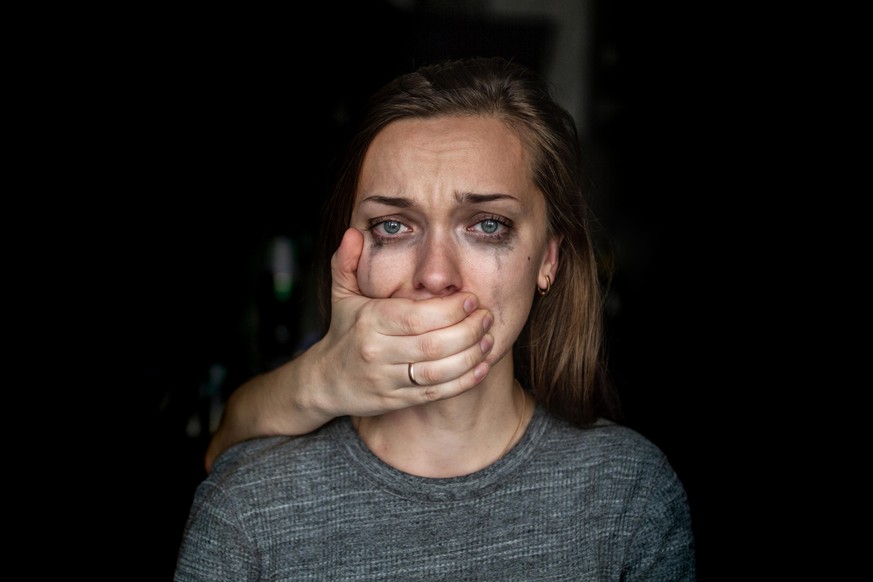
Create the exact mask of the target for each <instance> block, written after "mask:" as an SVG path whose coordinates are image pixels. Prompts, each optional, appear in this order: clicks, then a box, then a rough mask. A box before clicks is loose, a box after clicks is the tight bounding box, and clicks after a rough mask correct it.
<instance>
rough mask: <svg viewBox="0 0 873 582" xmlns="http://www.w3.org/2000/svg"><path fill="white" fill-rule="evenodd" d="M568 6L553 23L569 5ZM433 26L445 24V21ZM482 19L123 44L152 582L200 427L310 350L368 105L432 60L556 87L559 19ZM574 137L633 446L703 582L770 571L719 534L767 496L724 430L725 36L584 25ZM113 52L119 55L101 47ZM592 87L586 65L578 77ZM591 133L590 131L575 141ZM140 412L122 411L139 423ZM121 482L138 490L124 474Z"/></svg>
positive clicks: (176, 27)
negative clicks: (342, 175) (324, 226)
mask: <svg viewBox="0 0 873 582" xmlns="http://www.w3.org/2000/svg"><path fill="white" fill-rule="evenodd" d="M559 4H560V3H559ZM435 5H436V6H439V5H440V3H435ZM487 6H488V4H487V3H484V2H483V3H476V2H470V3H451V2H448V3H443V4H442V8H440V9H437V8H434V7H433V6H431V3H428V2H419V3H410V4H409V7H408V8H400V7H398V5H392V4H390V3H387V2H378V1H360V2H351V3H348V5H345V4H340V5H331V6H324V5H320V6H318V7H316V6H312V7H308V8H306V9H300V11H296V10H295V11H289V12H288V13H277V14H270V13H263V14H259V13H255V11H254V10H249V9H247V10H245V11H243V12H242V13H240V12H226V13H218V12H216V11H210V12H208V13H194V11H192V10H190V9H189V10H187V11H184V12H181V11H180V12H175V13H171V12H168V13H160V14H157V13H150V14H143V15H141V17H139V20H137V26H136V27H135V33H134V34H133V35H132V36H128V35H127V34H126V32H125V31H123V30H119V31H117V33H116V34H117V35H118V36H117V38H116V46H118V47H122V48H123V50H122V51H121V53H120V54H118V55H117V56H116V58H115V59H114V60H113V62H114V63H115V65H116V66H117V67H118V69H119V74H118V79H119V83H118V85H117V86H116V87H115V89H114V92H113V95H112V98H113V99H114V103H115V105H114V110H115V111H117V117H118V119H117V124H118V127H117V131H118V133H119V134H124V135H125V136H126V137H125V139H124V141H123V142H121V143H120V144H119V148H122V149H123V150H124V151H123V153H120V154H116V157H115V159H116V160H117V168H116V169H117V170H118V171H119V173H121V174H123V175H124V179H123V181H121V182H120V184H119V185H120V186H122V187H123V191H121V192H119V196H123V197H124V199H125V205H124V208H125V209H129V210H125V211H123V212H121V211H120V212H119V213H118V215H117V216H116V219H117V222H116V224H117V226H118V227H119V232H120V233H121V234H122V236H123V237H124V238H123V241H122V243H120V244H119V248H122V249H123V253H122V260H121V262H120V263H119V264H120V265H121V268H122V269H124V271H125V275H126V277H125V279H126V281H127V279H129V281H127V282H126V283H125V284H126V285H127V287H126V289H125V302H126V304H127V305H128V309H126V310H125V315H124V317H123V322H122V323H123V330H124V331H123V332H122V334H121V335H120V336H118V343H119V344H121V345H122V346H123V348H124V351H125V352H126V354H127V355H128V356H129V360H126V361H127V362H128V363H129V365H127V367H126V369H125V372H124V373H125V376H124V377H122V382H119V384H121V385H122V386H123V387H120V389H121V390H123V391H124V393H125V397H126V398H129V399H130V400H131V403H130V406H131V408H130V410H131V411H132V412H131V414H130V418H129V420H127V421H125V422H127V429H126V430H127V433H126V434H130V433H134V434H135V435H136V436H137V437H140V439H141V440H142V441H143V442H144V443H145V448H144V449H143V451H142V453H141V454H140V453H139V452H135V453H133V454H132V455H131V456H132V457H136V458H134V459H132V460H131V463H132V464H133V465H134V466H135V469H136V475H137V476H136V477H135V479H136V480H137V482H138V484H140V485H141V486H142V488H143V490H144V492H143V493H142V495H141V496H138V497H137V499H138V502H137V505H138V507H137V511H135V512H134V515H135V516H136V518H135V519H136V521H137V526H136V527H137V528H138V529H139V530H140V531H141V532H149V534H148V535H146V536H144V541H140V542H137V546H138V547H137V548H136V549H135V550H134V552H135V554H137V555H138V556H140V557H138V558H136V560H137V564H138V569H141V570H142V571H143V573H144V574H145V577H146V578H147V579H167V580H169V579H170V578H171V575H172V571H173V566H174V560H175V553H176V550H177V549H178V545H179V542H180V538H181V534H182V528H183V526H184V522H185V519H186V517H187V511H188V508H189V506H190V503H191V500H192V495H193V491H194V489H195V487H196V486H197V484H198V483H199V482H200V480H202V479H203V478H204V477H205V473H204V471H203V468H202V458H203V453H204V451H205V447H206V444H207V442H208V434H209V426H210V424H211V423H214V422H215V420H217V416H216V413H217V411H218V410H219V409H220V408H216V406H218V407H220V404H221V402H222V401H223V399H224V398H225V397H226V396H227V394H228V393H229V392H230V391H231V390H233V389H234V388H235V387H236V386H238V385H239V384H241V383H242V382H243V381H245V379H247V378H248V377H250V376H251V375H252V374H255V373H257V372H260V371H264V370H266V369H269V368H270V367H272V366H274V365H276V364H277V363H279V362H281V361H282V360H283V359H284V358H287V357H288V356H289V355H290V354H291V353H293V352H294V351H295V350H296V349H299V348H301V347H304V346H305V345H306V344H307V343H308V342H310V341H311V340H312V335H311V332H312V329H311V323H312V321H313V319H312V318H313V310H314V309H315V308H314V304H313V303H312V297H311V295H310V287H309V286H310V285H311V280H310V279H309V278H308V273H309V271H308V269H309V267H310V261H311V259H312V255H311V253H312V249H313V243H314V240H315V238H316V236H317V232H318V228H319V221H320V215H319V207H320V203H321V200H322V198H323V195H324V193H325V191H326V185H327V183H328V175H329V174H328V171H329V167H330V163H331V161H332V159H333V156H334V154H335V153H337V151H338V150H337V148H338V147H339V146H340V145H341V144H342V142H343V140H344V138H345V137H346V136H347V135H348V132H349V130H350V128H351V123H352V121H353V120H354V119H355V116H356V114H357V112H358V111H359V110H360V108H361V106H362V105H363V100H364V99H365V98H366V96H367V95H369V94H370V93H372V92H373V91H374V90H375V89H376V88H378V87H379V86H380V85H381V84H382V83H384V82H385V81H387V80H388V79H390V78H391V77H393V76H395V75H396V74H398V73H400V72H405V71H408V70H412V69H414V68H416V67H417V66H418V65H420V64H423V63H425V62H428V61H432V60H435V59H438V58H442V57H451V56H470V55H483V56H490V55H502V56H506V57H511V58H514V59H516V60H518V61H520V62H523V63H525V64H528V65H530V66H531V67H533V68H534V69H536V70H539V71H541V72H543V73H545V72H546V71H547V70H548V65H549V63H550V62H551V59H554V58H555V51H557V50H559V48H560V47H558V46H556V43H555V42H554V34H555V30H556V23H555V21H553V20H549V18H543V17H536V18H533V17H531V18H524V17H507V16H505V15H504V16H500V15H498V14H496V13H494V12H493V11H489V10H488V9H487ZM586 6H588V8H587V9H586V14H587V17H588V21H587V22H586V23H585V26H584V27H583V25H582V23H580V26H579V29H580V34H582V33H583V30H584V31H585V34H587V35H588V38H586V39H585V42H586V43H587V45H588V47H589V49H588V51H587V53H586V54H588V55H589V59H590V60H589V62H587V63H584V66H585V71H586V75H587V76H586V77H585V79H584V80H585V83H586V86H585V88H584V91H583V96H584V99H585V100H586V103H587V104H588V107H586V111H587V115H588V117H587V118H586V119H584V120H580V126H584V127H585V129H586V131H585V135H583V140H584V148H585V154H586V157H587V158H588V161H589V171H590V176H591V183H592V196H593V198H594V203H595V207H596V208H597V210H598V213H599V215H600V217H601V219H602V222H603V226H604V228H605V235H604V237H605V242H607V243H608V244H610V245H612V246H613V249H614V253H613V258H614V261H615V267H616V275H615V279H614V281H613V285H612V288H611V291H610V304H609V306H610V308H609V319H608V331H609V340H610V343H609V349H610V357H611V363H612V370H613V374H614V376H615V379H616V381H617V382H618V385H619V389H620V392H621V396H622V399H623V402H624V407H625V413H626V417H627V424H629V425H630V426H632V427H634V428H636V429H637V430H639V431H641V432H642V433H643V434H645V435H646V436H648V437H649V438H650V439H651V440H653V441H654V442H655V443H656V444H657V445H659V446H660V447H661V448H662V449H663V450H664V451H665V452H666V453H667V455H668V457H669V458H670V460H671V462H672V464H673V466H674V467H675V469H676V470H677V472H678V474H679V476H680V478H681V479H682V481H683V483H684V484H685V486H686V489H687V492H688V495H689V499H690V502H691V508H692V519H693V522H694V527H695V533H696V538H697V544H698V561H699V574H700V576H699V578H700V579H701V580H708V579H723V577H724V576H726V573H727V572H730V571H732V569H737V570H742V569H743V565H744V564H745V563H746V561H747V560H750V559H753V557H754V556H756V555H757V554H758V553H759V552H763V551H764V550H763V549H760V546H759V545H758V544H756V543H755V541H754V540H756V539H757V538H758V537H764V536H765V535H766V532H762V531H761V529H760V528H751V529H752V530H756V529H757V531H752V532H751V533H748V534H747V535H743V536H737V535H734V534H728V533H727V529H728V525H727V524H728V523H730V522H732V521H735V520H736V519H737V512H738V511H739V507H740V500H741V499H744V498H746V497H747V496H748V493H747V491H748V489H749V488H752V487H753V484H752V483H751V482H750V481H752V480H753V479H752V478H751V477H750V476H749V475H748V474H742V473H738V472H737V471H736V468H737V466H738V460H737V458H736V457H737V456H738V455H740V453H741V451H742V447H741V446H740V445H739V442H740V441H738V440H737V439H743V438H744V437H741V436H737V435H733V436H731V435H730V431H731V430H733V428H729V427H731V426H732V425H731V424H729V422H728V418H729V417H733V416H734V415H736V416H737V417H738V418H743V417H744V415H747V414H748V410H747V409H748V408H749V405H748V404H746V405H743V404H740V403H739V402H740V401H746V402H748V399H749V395H744V394H743V393H742V390H743V388H742V386H743V382H744V381H745V380H747V379H748V378H749V377H751V376H753V375H754V372H752V371H751V370H749V369H746V367H745V366H747V364H745V363H744V362H746V361H747V360H746V356H747V355H748V354H744V351H745V349H746V348H744V347H743V346H742V345H737V344H736V343H734V342H732V341H729V340H728V336H729V335H730V334H731V332H730V331H729V330H730V329H731V328H734V329H736V326H738V325H742V324H741V323H740V318H739V315H740V314H739V308H738V307H737V306H736V302H735V301H733V299H732V298H734V297H735V296H736V295H735V294H739V296H742V294H744V293H747V291H746V290H742V289H734V286H736V280H737V269H738V268H739V267H738V263H737V261H736V260H733V259H728V257H729V256H731V250H732V249H736V245H735V243H733V242H732V240H733V237H735V236H736V233H735V232H734V231H733V226H734V224H735V220H736V212H737V210H736V209H735V207H734V206H733V204H732V202H731V199H732V197H733V196H734V192H735V191H734V188H735V186H736V184H737V182H738V181H739V178H738V177H737V175H736V172H734V171H733V164H734V163H735V162H733V161H731V160H730V159H728V158H727V157H726V156H725V150H726V144H727V143H728V142H729V136H731V135H732V134H733V133H734V132H736V131H737V127H739V126H742V125H743V124H744V123H746V119H745V117H744V115H745V109H744V107H743V106H742V103H743V102H744V99H746V98H747V91H748V90H749V88H748V85H746V84H742V83H737V79H738V78H744V77H743V75H741V74H739V72H738V64H737V63H738V57H737V55H738V52H737V51H736V50H735V49H736V47H735V45H733V44H731V43H729V42H727V43H726V42H725V40H726V39H727V38H729V36H730V35H727V34H725V33H726V30H727V29H728V28H729V27H728V25H727V22H729V19H727V15H724V14H721V13H719V11H718V10H717V9H715V8H711V9H708V10H707V11H706V12H703V11H701V9H695V8H693V7H691V8H690V7H688V6H680V5H669V4H668V5H665V4H663V3H650V2H630V1H627V0H617V1H606V0H596V1H595V0H592V1H591V2H589V3H587V4H586ZM110 48H111V47H110ZM580 66H582V64H580ZM583 122H584V123H583ZM277 237H283V238H282V240H285V241H291V244H292V245H293V248H294V249H295V253H296V255H295V258H296V267H297V271H296V272H297V277H296V279H295V285H294V287H293V289H292V292H291V294H290V296H289V297H288V298H286V299H284V300H280V299H279V298H277V295H276V294H275V293H274V292H273V290H272V287H271V280H270V273H269V268H268V257H269V252H270V248H271V245H272V244H273V242H274V241H275V240H276V239H277ZM126 405H127V404H125V406H126ZM125 474H126V473H125Z"/></svg>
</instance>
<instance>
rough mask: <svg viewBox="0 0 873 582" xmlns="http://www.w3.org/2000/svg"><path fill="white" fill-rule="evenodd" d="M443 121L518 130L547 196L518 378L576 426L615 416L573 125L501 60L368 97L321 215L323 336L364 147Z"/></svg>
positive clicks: (393, 85) (525, 73)
mask: <svg viewBox="0 0 873 582" xmlns="http://www.w3.org/2000/svg"><path fill="white" fill-rule="evenodd" d="M448 115H476V116H491V117H494V118H497V119H500V120H502V121H503V122H504V123H506V124H507V125H508V126H509V127H511V128H512V129H513V130H514V131H516V132H517V134H518V135H519V137H520V138H521V140H522V143H523V144H524V145H525V147H526V149H527V151H528V153H529V155H530V156H531V160H532V163H531V168H532V172H533V176H532V178H533V181H534V183H535V184H536V186H537V188H539V190H540V191H541V192H542V193H543V195H544V196H545V200H546V207H547V221H548V229H549V234H550V235H553V236H557V237H560V238H561V244H560V248H559V259H558V269H557V272H556V274H555V280H554V283H553V285H552V287H551V290H550V291H549V292H548V293H547V294H546V295H544V296H537V297H536V299H535V300H534V303H533V307H532V310H531V313H530V315H529V317H528V320H527V323H526V325H525V327H524V329H523V330H522V332H521V334H520V335H519V337H518V339H517V340H516V342H515V344H514V347H513V361H514V367H515V374H516V377H517V378H518V380H519V382H521V384H522V385H523V386H524V387H525V389H527V390H529V391H530V392H532V393H533V395H534V397H535V398H536V400H537V402H539V403H540V404H541V405H543V406H544V407H546V408H547V409H548V410H550V411H551V412H552V413H553V414H556V415H558V416H560V417H562V418H564V419H566V420H569V421H570V422H573V423H575V424H577V425H580V426H584V425H587V424H590V423H592V422H594V421H595V420H597V418H599V417H607V418H613V419H615V418H617V416H618V414H619V411H618V402H617V398H616V395H615V392H614V389H613V387H612V384H611V382H610V381H609V376H608V374H607V372H606V358H605V346H604V331H603V325H604V320H603V317H604V316H603V302H604V300H603V299H604V298H603V292H602V286H601V285H602V283H601V280H600V275H601V273H600V271H599V269H598V262H597V255H596V249H595V247H594V241H593V238H592V236H591V228H592V221H593V216H592V213H591V209H590V206H589V204H588V201H587V199H586V196H585V192H584V191H583V183H584V177H583V176H584V174H583V171H582V150H581V146H580V143H579V138H578V135H577V130H576V124H575V122H574V120H573V118H572V116H571V115H570V114H569V113H568V112H567V111H566V110H565V109H564V108H563V107H561V106H560V105H559V104H558V103H556V102H555V100H554V99H553V97H552V95H551V91H550V87H549V85H548V84H547V83H546V82H544V81H543V80H542V79H541V78H540V77H539V76H538V75H536V74H535V73H534V72H533V71H531V70H530V69H528V68H526V67H524V66H522V65H520V64H517V63H514V62H511V61H507V60H505V59H502V58H499V57H494V58H471V59H460V60H451V61H445V62H442V63H438V64H433V65H428V66H425V67H422V68H420V69H419V70H418V71H416V72H413V73H407V74H404V75H401V76H400V77H397V78H396V79H394V80H393V81H391V82H389V83H388V84H387V85H385V86H384V87H383V88H382V89H380V90H379V91H378V92H377V93H375V94H374V95H373V96H372V97H371V98H370V100H369V102H368V104H367V108H366V110H365V114H364V117H363V119H362V121H361V124H360V129H359V131H358V132H357V133H356V134H355V135H354V137H353V138H352V140H351V142H350V143H349V146H348V150H347V154H346V157H345V158H344V161H343V163H342V165H341V166H339V171H338V173H337V179H336V181H335V183H334V187H333V190H332V192H331V195H330V196H329V198H328V200H327V203H326V205H325V207H324V215H323V223H322V224H323V228H322V240H321V257H320V260H318V268H319V269H321V272H320V273H319V282H320V284H321V289H320V294H319V295H320V306H321V310H322V315H323V317H324V325H325V330H326V329H327V326H329V325H330V288H331V282H330V255H331V254H332V253H333V252H334V251H335V250H336V248H337V247H338V246H339V243H340V240H341V239H342V235H343V233H344V232H345V230H346V229H347V228H348V226H349V222H350V220H351V215H352V206H353V204H354V197H355V192H356V189H357V181H358V177H359V174H360V170H361V166H362V165H363V160H364V155H365V154H366V152H367V148H368V147H369V145H370V143H371V142H372V141H373V139H374V138H375V137H376V134H378V133H379V132H380V131H381V130H382V129H383V128H384V127H385V126H386V125H388V124H389V123H391V122H393V121H397V120H399V119H409V118H415V119H422V118H433V117H439V116H448ZM535 291H536V290H535V289H531V293H532V294H533V293H535Z"/></svg>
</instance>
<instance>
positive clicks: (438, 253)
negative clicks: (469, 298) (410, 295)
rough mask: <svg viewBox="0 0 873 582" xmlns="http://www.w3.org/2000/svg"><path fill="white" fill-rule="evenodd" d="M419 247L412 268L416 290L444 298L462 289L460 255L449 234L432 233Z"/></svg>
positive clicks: (423, 293)
mask: <svg viewBox="0 0 873 582" xmlns="http://www.w3.org/2000/svg"><path fill="white" fill-rule="evenodd" d="M423 243H424V244H422V245H421V247H419V252H418V257H417V264H416V268H415V280H414V287H415V291H416V292H417V293H419V294H421V295H425V294H426V295H427V296H429V297H430V296H432V297H444V296H446V295H451V294H452V293H457V292H458V291H460V290H461V287H462V281H461V268H460V266H461V265H460V259H461V256H462V255H461V253H460V252H459V249H458V244H457V242H456V241H454V240H452V237H451V235H446V234H439V233H431V235H430V236H428V237H427V239H426V240H425V241H423Z"/></svg>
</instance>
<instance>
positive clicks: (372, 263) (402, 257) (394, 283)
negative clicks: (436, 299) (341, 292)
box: [358, 242, 411, 298]
mask: <svg viewBox="0 0 873 582" xmlns="http://www.w3.org/2000/svg"><path fill="white" fill-rule="evenodd" d="M398 250H399V249H393V250H390V251H389V250H388V248H387V247H381V246H378V245H374V244H372V243H370V242H366V243H365V244H364V250H363V252H362V253H361V260H360V261H358V287H360V289H361V294H363V295H364V296H365V297H373V298H384V297H391V295H393V294H394V293H395V292H396V291H397V290H398V289H399V288H400V287H401V286H402V284H403V281H404V280H407V279H409V277H410V274H409V273H407V272H406V265H408V264H411V259H410V258H409V257H407V256H406V254H405V253H403V252H398Z"/></svg>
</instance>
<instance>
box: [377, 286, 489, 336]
mask: <svg viewBox="0 0 873 582" xmlns="http://www.w3.org/2000/svg"><path fill="white" fill-rule="evenodd" d="M370 307H371V309H372V312H371V316H372V317H373V321H374V324H375V325H374V327H375V328H376V329H377V330H378V331H379V332H380V333H382V334H384V335H389V336H410V335H420V334H423V333H426V332H429V331H433V330H436V329H442V328H446V327H449V326H452V325H456V324H457V323H459V322H461V321H463V320H464V319H465V318H466V317H467V316H468V315H470V314H471V313H473V312H475V311H476V309H477V308H478V307H479V299H478V298H477V297H476V296H475V295H473V294H472V293H454V294H452V295H449V296H446V297H432V298H430V299H422V300H419V301H413V300H411V299H380V300H374V301H373V303H372V304H371V306H370Z"/></svg>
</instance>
